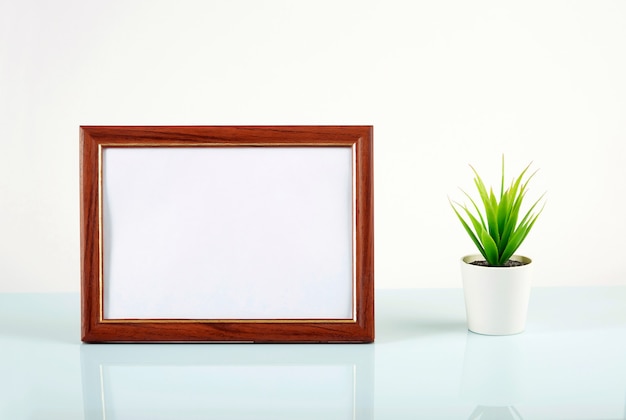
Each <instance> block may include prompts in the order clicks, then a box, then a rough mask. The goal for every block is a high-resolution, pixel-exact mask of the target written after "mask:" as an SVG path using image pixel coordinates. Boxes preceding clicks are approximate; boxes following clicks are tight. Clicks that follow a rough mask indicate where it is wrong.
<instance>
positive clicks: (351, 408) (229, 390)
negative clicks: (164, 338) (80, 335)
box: [80, 345, 374, 420]
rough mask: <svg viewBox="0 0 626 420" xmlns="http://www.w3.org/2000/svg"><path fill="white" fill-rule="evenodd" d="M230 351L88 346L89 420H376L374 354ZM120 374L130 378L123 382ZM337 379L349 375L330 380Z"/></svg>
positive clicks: (84, 364) (83, 354)
mask: <svg viewBox="0 0 626 420" xmlns="http://www.w3.org/2000/svg"><path fill="white" fill-rule="evenodd" d="M228 347H229V348H228V349H225V348H223V347H222V346H219V345H218V346H217V347H213V348H212V349H210V350H211V351H210V352H207V349H206V347H204V346H203V345H199V346H177V347H176V349H174V351H171V349H164V348H163V347H162V346H161V345H154V346H140V345H130V346H118V345H112V346H81V349H80V359H81V371H82V385H83V405H84V408H85V418H89V419H102V420H105V419H108V418H109V417H117V415H119V416H120V417H121V414H123V413H124V411H125V409H126V410H128V409H129V408H131V409H132V410H134V411H135V413H129V412H128V411H127V412H126V414H129V415H130V416H131V417H132V415H133V414H135V416H136V415H137V414H139V413H140V414H142V415H144V416H148V415H149V414H150V413H158V415H160V416H161V417H167V418H170V417H172V418H174V417H179V416H180V414H181V412H185V413H192V412H193V413H196V412H202V413H203V414H205V415H207V416H210V415H213V416H214V417H218V418H225V417H228V418H240V417H241V418H276V417H277V416H280V418H299V417H302V414H303V411H302V410H303V409H311V410H313V409H314V410H315V411H314V412H315V413H316V414H320V415H322V417H323V414H328V415H329V416H330V417H332V418H346V419H351V420H355V419H356V420H368V419H373V418H374V411H373V404H374V348H373V347H372V346H359V347H358V348H357V349H346V348H345V347H343V346H340V347H337V346H322V347H321V348H320V347H319V346H302V347H300V348H299V349H298V351H296V352H294V351H293V349H291V348H289V347H282V346H279V347H276V346H273V347H272V348H271V349H269V348H264V349H258V348H251V347H250V346H234V347H231V346H228ZM344 349H345V350H346V351H344ZM266 350H267V351H266ZM116 371H117V372H119V371H123V372H125V373H126V376H125V377H124V378H119V377H118V379H117V380H116V379H115V373H116ZM337 371H339V372H342V373H344V374H343V375H335V376H330V375H328V373H333V372H337ZM128 377H130V381H128V380H127V379H128ZM155 378H156V380H155ZM160 395H167V398H159V396H160ZM129 401H130V402H131V404H130V406H131V407H129V404H128V402H129ZM233 401H236V403H235V404H233ZM124 402H126V404H124ZM342 413H343V414H344V416H342ZM307 414H310V411H309V412H307ZM309 417H310V416H309Z"/></svg>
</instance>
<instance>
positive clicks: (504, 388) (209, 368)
mask: <svg viewBox="0 0 626 420" xmlns="http://www.w3.org/2000/svg"><path fill="white" fill-rule="evenodd" d="M376 305H377V306H376V327H377V331H376V343H374V344H370V345H254V344H249V345H245V344H233V345H225V344H170V345H161V344H158V345H157V344H144V345H128V344H126V345H112V344H109V345H84V344H81V343H80V341H79V324H80V320H79V318H80V314H79V297H78V295H77V294H41V295H34V294H4V295H0V419H11V420H13V419H67V420H69V419H102V420H105V419H106V420H111V419H133V420H134V419H182V418H184V419H207V418H211V419H213V418H215V419H323V420H330V419H405V418H414V419H469V418H474V419H479V418H480V419H507V418H524V419H625V418H626V287H605V288H545V289H544V288H536V289H534V290H533V294H532V296H531V304H530V310H529V320H528V325H527V330H526V332H524V333H523V334H520V335H516V336H509V337H488V336H480V335H476V334H473V333H469V332H468V331H467V330H466V327H465V313H464V304H463V297H462V290H460V289H449V290H427V289H423V290H395V291H390V290H379V291H377V296H376Z"/></svg>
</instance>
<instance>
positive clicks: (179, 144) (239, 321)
mask: <svg viewBox="0 0 626 420" xmlns="http://www.w3.org/2000/svg"><path fill="white" fill-rule="evenodd" d="M106 147H122V148H126V147H128V148H131V147H350V148H351V150H352V171H351V172H352V318H351V319H348V318H346V319H343V318H342V319H309V318H306V319H293V318H286V319H161V318H145V319H144V318H142V319H125V318H105V317H104V290H103V289H104V247H103V235H104V229H103V221H102V215H103V209H102V208H103V205H104V203H103V185H102V184H103V181H104V178H103V172H104V168H103V149H104V148H106ZM356 155H357V153H356V142H353V143H352V145H350V144H343V143H336V142H335V143H333V142H329V143H237V144H233V143H193V144H189V143H186V142H171V143H164V142H151V143H148V142H145V143H144V142H142V143H130V142H129V143H124V144H119V143H106V142H103V143H98V254H99V262H100V264H99V267H98V294H99V296H98V299H99V302H100V308H99V318H100V319H99V322H100V323H104V324H110V323H124V324H145V323H162V324H170V323H171V324H188V323H203V324H210V323H216V324H223V323H237V324H296V323H309V324H310V323H329V324H337V323H339V324H349V323H356V321H357V314H356V312H357V309H356V298H357V296H356V255H357V252H356V175H357V174H356V167H357V166H356V163H357V159H356Z"/></svg>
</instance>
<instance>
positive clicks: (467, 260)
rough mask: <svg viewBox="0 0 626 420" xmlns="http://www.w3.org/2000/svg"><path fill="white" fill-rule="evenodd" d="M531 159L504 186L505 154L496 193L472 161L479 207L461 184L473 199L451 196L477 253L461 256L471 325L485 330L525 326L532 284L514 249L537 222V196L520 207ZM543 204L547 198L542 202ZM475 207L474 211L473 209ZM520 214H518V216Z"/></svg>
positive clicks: (527, 262)
mask: <svg viewBox="0 0 626 420" xmlns="http://www.w3.org/2000/svg"><path fill="white" fill-rule="evenodd" d="M531 164H532V162H531V163H529V164H528V166H526V168H525V169H524V170H523V171H522V172H521V173H520V174H519V176H517V177H514V178H513V180H512V181H511V184H510V186H509V187H508V188H506V189H505V185H504V182H505V181H504V156H502V176H501V185H500V194H499V196H497V195H496V194H495V193H494V192H493V188H490V189H489V190H487V188H486V186H485V183H484V182H483V180H482V179H481V177H480V176H479V175H478V172H477V171H476V169H474V167H473V166H472V165H470V168H472V171H473V172H474V175H475V177H474V184H475V185H476V188H477V190H478V194H479V196H480V200H478V201H479V202H480V203H481V204H482V210H481V208H479V206H478V205H477V204H476V201H475V200H474V199H472V197H471V196H470V195H469V194H468V193H466V192H465V191H463V190H461V191H462V192H463V193H464V194H465V196H466V197H467V198H468V199H469V201H470V203H471V206H472V207H471V208H470V207H468V206H467V205H466V204H461V203H459V202H457V201H452V200H450V205H451V206H452V209H453V210H454V212H455V213H456V215H457V217H458V219H459V220H460V222H461V224H462V225H463V227H464V228H465V231H466V232H467V234H468V235H469V237H470V238H471V239H472V242H474V244H475V245H476V247H477V248H478V251H479V252H480V254H476V255H467V256H465V257H463V258H462V259H461V273H462V278H463V290H464V295H465V307H466V311H467V323H468V329H469V330H470V331H473V332H476V333H479V334H487V335H510V334H518V333H521V332H522V331H524V329H525V328H526V314H527V312H528V300H529V297H530V287H531V270H532V260H531V259H530V258H528V257H525V256H520V255H515V251H516V250H517V249H518V248H519V246H520V245H521V244H522V242H523V241H524V239H526V236H527V235H528V233H529V232H530V230H531V229H532V227H533V226H534V224H535V221H536V220H537V218H538V217H539V214H541V212H542V211H543V206H542V208H541V210H539V211H538V212H534V210H535V208H537V205H538V204H539V203H540V202H541V201H542V200H543V197H544V195H545V193H544V194H543V195H541V197H539V198H538V199H537V200H536V201H535V202H534V203H533V204H532V205H531V206H530V208H529V209H528V210H527V211H526V213H522V212H521V207H522V203H523V201H524V199H525V197H526V192H527V187H528V183H529V182H530V180H531V179H532V178H533V176H534V175H535V174H536V173H537V171H535V172H533V173H532V174H531V175H529V176H527V178H526V180H524V176H525V175H526V173H527V172H528V169H529V168H530V166H531ZM544 206H545V204H544ZM474 211H475V212H474ZM522 214H523V217H520V216H522Z"/></svg>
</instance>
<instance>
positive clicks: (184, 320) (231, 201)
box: [80, 126, 374, 343]
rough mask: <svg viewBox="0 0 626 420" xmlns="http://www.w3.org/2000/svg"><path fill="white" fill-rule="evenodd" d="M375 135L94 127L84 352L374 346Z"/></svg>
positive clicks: (84, 248)
mask: <svg viewBox="0 0 626 420" xmlns="http://www.w3.org/2000/svg"><path fill="white" fill-rule="evenodd" d="M372 133H373V128H372V127H371V126H82V127H80V188H81V203H80V204H81V212H80V215H81V219H80V220H81V311H82V340H83V341H84V342H254V343H272V342H274V343H276V342H278V343H280V342H285V343H286V342H299V343H310V342H314V343H329V342H337V343H343V342H354V343H366V342H371V341H373V340H374V272H373V270H374V267H373V266H374V255H373V249H374V243H373V139H372Z"/></svg>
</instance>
